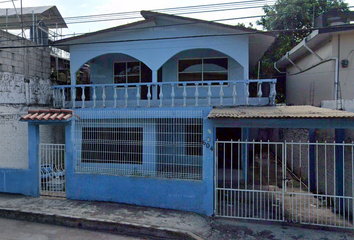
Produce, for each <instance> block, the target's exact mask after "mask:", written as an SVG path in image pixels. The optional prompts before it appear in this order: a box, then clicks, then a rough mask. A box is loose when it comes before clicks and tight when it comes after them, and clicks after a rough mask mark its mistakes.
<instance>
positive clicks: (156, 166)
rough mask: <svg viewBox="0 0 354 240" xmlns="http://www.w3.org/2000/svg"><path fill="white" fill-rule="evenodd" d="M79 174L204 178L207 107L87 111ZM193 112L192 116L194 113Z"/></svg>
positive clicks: (78, 131) (78, 135) (78, 127)
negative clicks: (115, 112) (204, 123)
mask: <svg viewBox="0 0 354 240" xmlns="http://www.w3.org/2000/svg"><path fill="white" fill-rule="evenodd" d="M77 114H79V115H80V118H81V119H80V120H75V142H76V144H75V146H76V148H77V149H76V153H77V154H76V157H75V158H76V159H75V162H76V164H75V170H74V172H83V173H92V174H94V173H101V174H115V175H123V176H139V177H140V176H141V177H155V178H156V177H157V178H172V179H186V180H202V166H203V118H202V116H203V115H202V111H192V110H178V111H168V110H160V111H158V110H141V111H135V110H131V111H130V110H126V111H122V112H121V114H117V116H121V118H107V119H97V116H100V117H102V116H111V115H110V114H111V113H110V112H109V111H105V110H99V111H96V112H94V111H92V112H91V111H83V112H80V113H77ZM188 116H189V117H188Z"/></svg>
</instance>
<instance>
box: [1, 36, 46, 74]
mask: <svg viewBox="0 0 354 240" xmlns="http://www.w3.org/2000/svg"><path fill="white" fill-rule="evenodd" d="M0 39H1V42H0V46H1V47H20V46H25V47H28V48H4V49H1V50H0V72H9V73H16V74H24V75H26V76H27V77H29V76H31V77H38V78H44V79H46V78H49V76H50V71H51V70H50V49H49V48H48V47H33V48H31V47H30V46H35V45H36V44H35V43H33V42H31V41H29V40H27V39H23V38H21V37H18V36H15V35H12V34H10V33H7V32H5V31H2V30H0Z"/></svg>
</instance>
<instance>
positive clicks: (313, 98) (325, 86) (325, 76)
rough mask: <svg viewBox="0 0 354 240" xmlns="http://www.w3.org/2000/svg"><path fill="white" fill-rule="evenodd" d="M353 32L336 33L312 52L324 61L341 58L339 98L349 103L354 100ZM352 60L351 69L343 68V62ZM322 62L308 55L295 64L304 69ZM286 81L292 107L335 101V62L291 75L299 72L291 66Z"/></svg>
mask: <svg viewBox="0 0 354 240" xmlns="http://www.w3.org/2000/svg"><path fill="white" fill-rule="evenodd" d="M353 41H354V31H347V32H342V33H340V34H338V33H334V34H333V35H332V37H331V38H329V39H328V40H327V41H326V42H324V43H322V45H319V46H317V47H316V48H314V49H313V50H314V51H315V52H316V53H317V54H318V55H319V56H321V58H323V59H328V58H331V57H335V58H339V91H340V92H339V94H338V95H339V98H340V99H345V100H350V99H353V98H354V91H353V89H354V81H353V78H354V57H353V56H354V51H353V50H354V45H353ZM343 59H347V60H349V66H348V67H347V68H343V67H342V65H341V61H342V60H343ZM319 62H320V61H319V59H318V58H317V57H316V56H315V55H313V54H310V53H309V54H308V55H306V56H304V57H303V58H301V59H299V60H297V61H295V64H297V65H298V66H299V67H300V68H301V69H303V70H305V69H307V68H309V67H311V66H313V65H315V64H317V63H319ZM287 71H288V72H289V74H287V80H286V102H287V103H288V104H293V105H314V106H320V105H321V101H324V100H334V91H335V84H334V81H335V61H334V60H330V61H328V62H325V63H323V64H321V65H318V66H316V67H314V68H312V69H310V70H308V71H305V72H303V73H300V74H296V75H292V74H294V73H297V72H299V70H298V69H297V68H296V67H294V66H292V65H289V66H288V68H287Z"/></svg>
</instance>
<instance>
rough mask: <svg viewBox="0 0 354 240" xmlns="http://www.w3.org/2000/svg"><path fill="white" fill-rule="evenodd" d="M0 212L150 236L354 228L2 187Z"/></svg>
mask: <svg viewBox="0 0 354 240" xmlns="http://www.w3.org/2000/svg"><path fill="white" fill-rule="evenodd" d="M0 217H5V218H14V219H20V220H26V221H35V222H41V223H49V224H57V225H62V226H71V227H80V228H85V229H92V230H107V231H112V232H119V233H120V234H123V235H133V236H145V237H147V238H151V239H198V240H199V239H210V240H214V239H215V240H216V239H354V231H345V230H343V231H338V229H337V230H336V231H335V230H331V231H323V230H319V229H309V228H299V227H293V226H285V225H279V224H275V223H269V222H264V223H263V222H251V221H239V220H234V219H232V220H229V219H214V220H213V219H212V218H208V217H205V216H201V215H198V214H195V213H190V212H182V211H174V210H165V209H158V208H148V207H138V206H131V205H126V204H118V203H106V202H89V201H76V200H67V199H50V198H34V197H26V196H22V195H12V194H4V193H0Z"/></svg>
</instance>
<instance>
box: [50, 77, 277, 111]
mask: <svg viewBox="0 0 354 240" xmlns="http://www.w3.org/2000/svg"><path fill="white" fill-rule="evenodd" d="M275 84H276V79H262V80H235V81H218V82H216V81H204V82H158V83H151V82H149V83H129V84H87V85H65V86H64V85H58V86H53V87H52V89H53V99H54V107H55V108H105V107H113V108H122V107H191V106H238V105H274V103H275V95H276V90H275ZM250 86H252V88H251V87H250ZM264 89H266V90H264Z"/></svg>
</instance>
